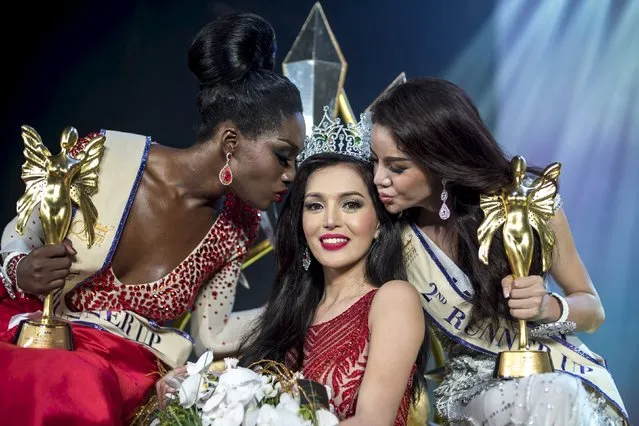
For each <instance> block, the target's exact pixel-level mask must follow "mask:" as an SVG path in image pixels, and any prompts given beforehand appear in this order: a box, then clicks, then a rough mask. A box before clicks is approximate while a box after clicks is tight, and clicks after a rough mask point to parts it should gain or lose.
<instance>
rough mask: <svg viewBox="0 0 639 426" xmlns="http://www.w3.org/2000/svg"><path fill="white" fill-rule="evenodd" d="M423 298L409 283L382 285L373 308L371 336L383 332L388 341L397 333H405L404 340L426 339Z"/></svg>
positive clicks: (397, 281)
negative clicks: (398, 331)
mask: <svg viewBox="0 0 639 426" xmlns="http://www.w3.org/2000/svg"><path fill="white" fill-rule="evenodd" d="M420 297H421V296H420V295H419V293H418V292H417V289H415V287H413V285H412V284H410V283H408V282H406V281H401V280H394V281H389V282H387V283H386V284H384V285H382V286H381V287H380V289H379V290H378V291H377V293H376V294H375V297H374V298H373V302H372V304H371V310H370V315H369V325H370V327H371V332H372V333H373V334H376V333H380V332H381V333H382V335H384V336H386V337H385V338H384V339H386V340H387V339H389V338H390V335H392V334H393V333H396V331H397V330H398V329H399V330H402V335H403V336H404V337H402V338H407V339H413V338H415V339H419V336H422V337H423V334H424V327H425V321H426V319H425V317H424V309H423V308H422V302H421V299H420Z"/></svg>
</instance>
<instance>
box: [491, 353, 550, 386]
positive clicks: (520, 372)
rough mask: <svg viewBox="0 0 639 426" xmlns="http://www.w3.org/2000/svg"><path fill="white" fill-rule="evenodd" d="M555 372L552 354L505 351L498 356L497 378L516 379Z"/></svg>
mask: <svg viewBox="0 0 639 426" xmlns="http://www.w3.org/2000/svg"><path fill="white" fill-rule="evenodd" d="M553 371H554V368H553V365H552V360H551V359H550V354H549V353H548V352H545V351H527V350H519V351H504V352H500V353H499V355H498V356H497V365H496V368H495V377H499V378H500V379H516V378H520V377H528V376H530V375H532V374H543V373H551V372H553Z"/></svg>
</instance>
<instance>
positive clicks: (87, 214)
mask: <svg viewBox="0 0 639 426" xmlns="http://www.w3.org/2000/svg"><path fill="white" fill-rule="evenodd" d="M105 141H106V137H105V136H104V135H99V136H96V137H94V138H92V139H90V140H89V141H88V142H87V143H86V144H85V145H84V146H83V147H82V150H81V151H80V152H79V153H78V155H77V158H78V160H80V171H79V172H78V175H77V176H76V177H75V179H74V180H73V183H72V184H71V188H70V196H71V199H72V200H73V202H74V203H75V204H76V205H77V206H78V207H80V211H82V216H83V217H84V222H85V223H84V224H85V230H86V233H87V240H88V246H89V247H91V246H92V245H93V243H94V241H95V225H96V223H97V221H98V210H97V209H96V207H95V205H94V204H93V201H91V195H93V194H95V193H96V192H97V190H98V169H99V168H100V159H101V158H102V154H103V153H104V142H105Z"/></svg>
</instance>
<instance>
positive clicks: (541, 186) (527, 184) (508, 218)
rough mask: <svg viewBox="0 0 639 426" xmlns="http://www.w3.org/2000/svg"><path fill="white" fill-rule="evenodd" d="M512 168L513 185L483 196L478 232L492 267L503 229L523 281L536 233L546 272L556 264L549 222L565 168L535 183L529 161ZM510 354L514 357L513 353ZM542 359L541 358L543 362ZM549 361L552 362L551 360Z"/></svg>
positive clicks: (524, 341)
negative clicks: (492, 247) (528, 176)
mask: <svg viewBox="0 0 639 426" xmlns="http://www.w3.org/2000/svg"><path fill="white" fill-rule="evenodd" d="M510 165H511V169H512V173H513V182H512V184H510V185H507V186H505V187H504V188H502V190H501V191H500V192H498V193H496V194H493V195H482V196H481V198H480V207H481V209H482V211H483V212H484V220H483V222H482V223H481V225H480V226H479V229H478V230H477V237H478V239H479V244H480V246H479V258H480V260H481V261H482V262H483V263H485V264H486V265H488V254H489V252H490V244H491V242H492V240H493V237H494V235H495V233H496V232H497V231H498V230H499V229H500V228H502V227H503V229H502V236H503V243H504V249H505V251H506V256H507V257H508V263H509V264H510V268H511V271H512V273H513V276H514V277H515V278H521V277H525V276H527V275H528V274H529V272H530V266H531V264H532V258H533V248H534V243H535V235H534V234H533V229H534V230H535V231H537V234H538V235H539V241H540V243H541V252H542V269H543V271H547V270H549V269H550V266H551V264H552V250H553V246H554V244H555V235H554V233H553V230H552V228H551V227H550V224H549V221H550V219H551V218H552V217H553V216H554V214H555V197H556V195H557V181H558V179H559V173H560V171H561V165H560V164H559V163H552V164H550V165H549V166H548V167H546V168H545V169H544V171H543V173H542V175H541V176H540V177H538V178H537V179H534V180H532V179H526V178H525V175H526V160H524V158H523V157H520V156H516V157H514V158H513V159H512V161H511V163H510ZM527 350H528V330H527V327H526V321H519V351H527ZM528 352H529V353H528V354H526V355H525V356H523V357H522V359H523V358H524V357H528V358H535V357H533V356H532V354H531V353H530V352H536V351H528ZM507 353H508V354H512V353H513V352H507ZM502 354H504V352H502ZM515 355H517V356H522V353H521V352H519V353H517V354H515ZM542 355H543V354H540V357H539V358H540V359H541V358H542ZM506 358H507V357H506ZM548 361H550V359H549V358H548ZM509 371H510V370H509ZM527 371H530V370H527ZM535 372H540V371H535ZM511 373H512V372H511ZM511 373H508V374H506V375H502V376H501V377H521V375H519V372H516V373H512V374H511ZM498 375H499V373H498ZM523 375H527V374H523Z"/></svg>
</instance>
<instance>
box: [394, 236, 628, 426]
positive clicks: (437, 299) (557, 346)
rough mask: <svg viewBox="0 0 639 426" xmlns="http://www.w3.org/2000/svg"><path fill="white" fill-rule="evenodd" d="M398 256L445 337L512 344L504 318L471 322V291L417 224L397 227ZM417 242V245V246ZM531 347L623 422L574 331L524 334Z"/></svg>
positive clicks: (475, 345) (492, 347)
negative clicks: (400, 230) (537, 335)
mask: <svg viewBox="0 0 639 426" xmlns="http://www.w3.org/2000/svg"><path fill="white" fill-rule="evenodd" d="M402 238H403V241H404V257H405V262H406V266H407V269H408V281H409V282H410V283H412V284H413V286H415V287H416V288H417V290H418V291H419V292H420V293H421V295H422V305H423V307H424V310H425V312H426V314H427V316H428V317H429V320H430V324H434V325H435V326H437V328H438V329H439V330H440V331H441V332H442V333H444V334H445V335H446V336H447V337H448V338H450V339H451V340H452V341H454V342H455V343H457V344H460V345H463V346H465V347H467V348H470V349H472V350H474V351H477V352H481V353H483V354H488V355H494V356H497V354H498V353H499V352H501V351H505V350H516V349H517V348H518V345H519V342H518V331H517V329H516V328H513V327H511V325H510V324H509V322H508V321H506V320H505V319H504V318H501V319H500V323H499V327H497V329H495V327H494V326H492V325H491V324H490V321H482V322H480V323H479V324H475V325H473V326H471V325H470V324H469V322H470V314H471V309H472V306H473V305H472V303H471V297H470V295H469V294H466V293H464V292H462V291H461V290H460V289H459V288H458V287H457V286H456V284H455V282H454V281H453V280H452V279H451V277H450V275H448V272H447V271H446V269H445V268H444V267H443V265H442V264H441V262H440V261H439V259H438V258H437V256H436V255H435V253H434V252H433V250H432V249H431V248H430V246H429V245H428V242H427V241H426V239H425V238H424V236H423V235H422V234H421V231H420V230H419V228H417V227H416V226H415V225H413V224H411V225H410V226H406V227H405V229H404V232H403V236H402ZM420 246H421V247H420ZM529 342H530V346H531V348H532V349H534V350H543V351H547V352H548V353H549V354H550V357H551V359H552V362H553V365H554V367H555V371H556V372H560V373H564V374H569V375H571V376H574V377H577V378H579V379H581V380H582V381H583V382H584V383H585V384H586V385H588V387H590V388H591V389H593V390H594V391H596V392H598V393H599V394H601V395H603V396H604V397H605V398H606V400H607V402H608V404H606V412H607V413H608V415H609V416H610V417H612V418H616V419H618V418H620V417H622V418H623V419H624V420H625V421H626V422H627V423H628V424H630V422H629V420H628V414H627V412H626V409H625V407H624V405H623V401H622V400H621V396H620V395H619V391H618V390H617V386H616V385H615V382H614V380H613V379H612V376H611V374H610V372H609V371H608V369H607V368H606V364H605V361H604V359H603V358H601V357H600V356H599V355H597V354H595V353H594V352H592V351H590V350H589V349H588V347H586V345H584V344H583V343H582V342H581V341H580V340H579V339H578V338H577V337H575V336H572V335H570V336H568V337H565V338H564V337H559V336H553V337H549V338H543V339H539V340H534V339H530V341H529Z"/></svg>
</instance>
